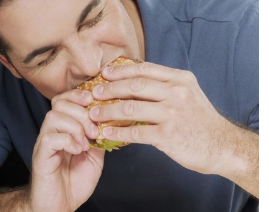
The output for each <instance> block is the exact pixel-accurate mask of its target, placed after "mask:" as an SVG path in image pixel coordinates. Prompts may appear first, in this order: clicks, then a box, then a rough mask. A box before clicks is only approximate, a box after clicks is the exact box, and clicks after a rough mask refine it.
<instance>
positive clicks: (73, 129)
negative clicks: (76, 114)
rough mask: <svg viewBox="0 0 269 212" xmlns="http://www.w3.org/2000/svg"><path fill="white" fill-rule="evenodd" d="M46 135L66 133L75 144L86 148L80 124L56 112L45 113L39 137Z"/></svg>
mask: <svg viewBox="0 0 269 212" xmlns="http://www.w3.org/2000/svg"><path fill="white" fill-rule="evenodd" d="M48 133H66V134H69V135H71V136H72V137H73V138H74V140H75V141H76V142H78V143H79V144H80V145H81V146H82V147H83V148H84V147H86V141H85V131H84V129H83V127H82V125H81V124H80V123H78V122H77V121H76V120H74V119H73V118H72V117H70V116H68V115H65V114H63V113H60V112H58V111H54V110H52V111H50V112H48V113H47V115H46V117H45V120H44V122H43V125H42V127H41V130H40V135H41V136H42V135H44V134H48Z"/></svg>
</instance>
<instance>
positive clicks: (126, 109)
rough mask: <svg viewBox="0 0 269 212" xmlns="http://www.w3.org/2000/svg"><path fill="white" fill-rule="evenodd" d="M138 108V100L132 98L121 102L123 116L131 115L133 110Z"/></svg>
mask: <svg viewBox="0 0 269 212" xmlns="http://www.w3.org/2000/svg"><path fill="white" fill-rule="evenodd" d="M138 108H139V106H138V102H136V101H134V100H129V101H124V103H123V114H124V115H125V116H132V115H133V114H134V113H135V111H137V110H138Z"/></svg>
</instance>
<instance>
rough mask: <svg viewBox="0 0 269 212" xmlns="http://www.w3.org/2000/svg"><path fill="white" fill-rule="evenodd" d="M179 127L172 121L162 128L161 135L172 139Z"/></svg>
mask: <svg viewBox="0 0 269 212" xmlns="http://www.w3.org/2000/svg"><path fill="white" fill-rule="evenodd" d="M178 131H179V129H178V128H177V127H176V126H175V125H174V124H172V123H170V124H166V125H164V126H163V127H162V128H161V135H162V137H164V138H165V139H166V140H168V141H169V140H172V139H173V138H174V136H175V135H176V133H177V132H178Z"/></svg>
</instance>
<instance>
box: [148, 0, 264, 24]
mask: <svg viewBox="0 0 269 212" xmlns="http://www.w3.org/2000/svg"><path fill="white" fill-rule="evenodd" d="M152 1H156V0H152ZM158 1H159V2H161V3H162V4H163V5H164V6H165V7H166V8H167V10H169V11H170V12H171V14H173V16H174V17H175V18H176V19H178V20H180V21H192V20H193V19H195V18H203V19H206V20H210V21H228V22H234V23H239V22H240V21H241V19H242V18H243V17H244V15H245V13H246V12H247V11H249V10H253V11H254V12H256V13H258V11H259V8H258V7H259V6H258V5H259V1H258V0H225V1H223V0H191V1H189V0H181V1H178V0H166V1H162V0H158ZM148 2H150V0H149V1H148Z"/></svg>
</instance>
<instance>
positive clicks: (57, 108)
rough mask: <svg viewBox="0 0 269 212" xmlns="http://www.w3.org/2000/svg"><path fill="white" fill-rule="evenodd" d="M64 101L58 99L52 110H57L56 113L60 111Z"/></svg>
mask: <svg viewBox="0 0 269 212" xmlns="http://www.w3.org/2000/svg"><path fill="white" fill-rule="evenodd" d="M65 103H66V101H65V100H63V99H59V100H57V101H56V102H55V103H54V105H53V109H54V110H58V111H61V109H62V108H63V107H64V105H65Z"/></svg>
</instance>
